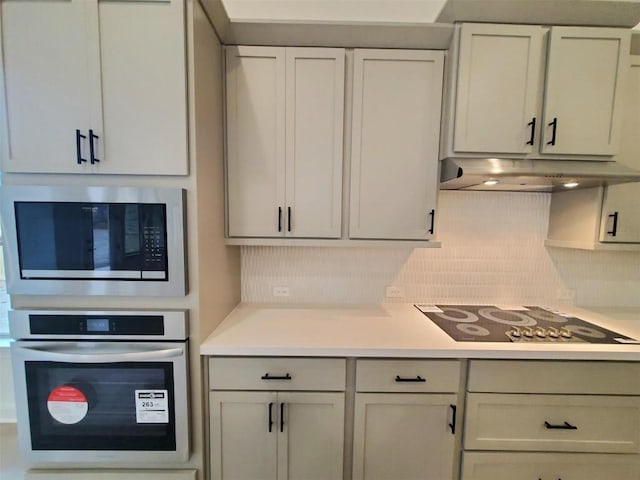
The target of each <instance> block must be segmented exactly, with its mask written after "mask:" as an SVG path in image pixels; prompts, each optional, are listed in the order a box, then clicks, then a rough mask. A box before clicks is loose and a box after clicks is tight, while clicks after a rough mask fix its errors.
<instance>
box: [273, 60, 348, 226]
mask: <svg viewBox="0 0 640 480" xmlns="http://www.w3.org/2000/svg"><path fill="white" fill-rule="evenodd" d="M286 57H287V66H286V70H287V83H286V96H287V102H286V103H287V111H286V131H287V135H286V138H287V140H286V141H287V146H286V158H287V167H286V172H287V173H286V180H285V184H286V206H287V227H286V235H287V236H291V237H315V238H337V237H340V230H341V213H342V147H343V145H342V131H343V116H344V49H340V48H332V49H327V48H287V52H286Z"/></svg>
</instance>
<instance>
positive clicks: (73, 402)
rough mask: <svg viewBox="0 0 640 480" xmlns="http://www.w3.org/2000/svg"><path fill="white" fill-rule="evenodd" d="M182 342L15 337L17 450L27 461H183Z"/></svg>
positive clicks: (185, 441)
mask: <svg viewBox="0 0 640 480" xmlns="http://www.w3.org/2000/svg"><path fill="white" fill-rule="evenodd" d="M187 358H188V356H187V344H186V342H176V343H169V342H165V343H143V342H73V341H66V342H39V341H18V342H15V343H14V345H13V346H12V360H13V366H14V383H15V394H16V407H17V416H18V435H19V439H20V444H21V448H22V449H23V451H24V452H25V453H26V454H27V456H28V457H29V460H30V461H32V462H33V463H39V464H41V463H51V462H54V463H59V462H65V463H66V462H71V463H101V462H104V461H107V460H108V461H113V460H118V461H122V462H125V463H133V464H137V463H145V464H148V463H149V461H153V463H158V462H160V463H172V462H181V461H186V460H188V455H189V445H188V408H187V405H188V403H187V401H188V398H187V367H186V359H187Z"/></svg>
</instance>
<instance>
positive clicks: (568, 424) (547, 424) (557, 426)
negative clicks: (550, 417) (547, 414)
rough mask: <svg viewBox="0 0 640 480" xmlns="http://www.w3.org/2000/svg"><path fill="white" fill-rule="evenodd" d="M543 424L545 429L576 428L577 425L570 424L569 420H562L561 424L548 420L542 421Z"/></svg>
mask: <svg viewBox="0 0 640 480" xmlns="http://www.w3.org/2000/svg"><path fill="white" fill-rule="evenodd" d="M544 426H545V427H546V428H547V430H577V429H578V427H576V426H575V425H571V424H570V423H569V422H564V423H563V424H562V425H554V424H552V423H549V422H546V421H545V422H544Z"/></svg>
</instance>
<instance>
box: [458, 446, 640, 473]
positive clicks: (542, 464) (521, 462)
mask: <svg viewBox="0 0 640 480" xmlns="http://www.w3.org/2000/svg"><path fill="white" fill-rule="evenodd" d="M638 478H640V457H639V456H637V455H593V454H572V453H566V454H557V453H504V452H499V453H484V452H483V453H465V454H464V456H463V458H462V476H461V480H560V479H561V480H613V479H615V480H638Z"/></svg>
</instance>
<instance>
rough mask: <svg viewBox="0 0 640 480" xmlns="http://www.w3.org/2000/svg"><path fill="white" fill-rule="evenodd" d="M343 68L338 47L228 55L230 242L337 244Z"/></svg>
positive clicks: (233, 50) (229, 51)
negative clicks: (245, 239) (333, 240)
mask: <svg viewBox="0 0 640 480" xmlns="http://www.w3.org/2000/svg"><path fill="white" fill-rule="evenodd" d="M344 64H345V52H344V49H339V48H337V49H327V48H288V47H287V48H285V47H250V46H240V47H227V48H226V81H227V83H226V89H227V90H226V100H227V101H226V108H227V199H228V234H229V237H298V238H338V237H340V234H341V219H342V216H341V213H342V145H343V143H342V134H343V133H342V132H343V116H344Z"/></svg>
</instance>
